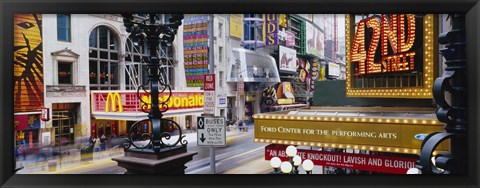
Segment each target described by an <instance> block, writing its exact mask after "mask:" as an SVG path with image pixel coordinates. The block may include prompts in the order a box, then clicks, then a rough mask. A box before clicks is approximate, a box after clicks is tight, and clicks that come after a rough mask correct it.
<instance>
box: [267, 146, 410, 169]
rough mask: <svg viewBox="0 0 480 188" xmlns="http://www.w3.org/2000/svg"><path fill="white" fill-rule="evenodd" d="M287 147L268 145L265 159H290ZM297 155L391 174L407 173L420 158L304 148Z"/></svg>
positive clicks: (330, 164)
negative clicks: (286, 150)
mask: <svg viewBox="0 0 480 188" xmlns="http://www.w3.org/2000/svg"><path fill="white" fill-rule="evenodd" d="M285 149H286V147H285V146H278V145H269V146H266V147H265V160H270V159H272V158H273V157H278V158H280V159H281V160H282V161H288V160H290V158H289V157H288V156H287V154H286V152H285ZM297 155H298V156H300V157H301V158H302V161H304V160H306V159H309V160H311V161H312V162H313V164H314V165H319V166H331V167H337V168H351V169H356V170H366V171H374V172H385V173H391V174H406V173H407V171H408V169H410V168H415V165H416V164H415V163H416V161H417V160H418V158H404V157H390V156H376V155H365V154H353V153H340V152H327V151H316V150H304V149H298V150H297Z"/></svg>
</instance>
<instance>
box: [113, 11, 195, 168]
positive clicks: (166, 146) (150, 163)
mask: <svg viewBox="0 0 480 188" xmlns="http://www.w3.org/2000/svg"><path fill="white" fill-rule="evenodd" d="M122 16H123V22H124V26H125V28H126V31H127V32H128V33H130V34H131V36H132V38H133V40H134V41H135V42H136V43H139V44H143V43H146V45H147V48H148V50H149V52H150V55H149V57H148V59H147V60H146V61H145V63H144V64H143V66H144V67H145V69H144V72H145V73H146V74H147V75H148V76H147V81H146V83H142V84H141V85H140V86H139V87H138V88H137V97H138V98H139V100H140V101H141V104H142V106H141V109H142V111H144V112H145V113H148V119H145V120H141V121H138V122H136V123H135V124H133V125H132V127H131V128H130V130H129V132H128V138H126V141H127V143H126V144H125V145H124V148H125V156H124V157H119V158H114V159H113V160H115V161H117V162H118V165H119V166H122V167H124V168H126V169H127V173H184V169H185V166H184V164H185V163H186V162H188V161H190V160H191V159H192V157H193V155H195V154H196V152H187V151H186V145H187V141H186V140H184V138H185V135H182V129H181V127H180V126H179V125H178V124H177V123H176V122H175V121H173V120H170V119H163V113H164V112H166V111H167V110H168V105H167V103H168V101H169V100H170V98H171V95H172V88H171V87H170V85H168V82H167V79H168V77H167V76H166V68H165V67H163V66H162V64H163V62H162V59H161V57H160V56H159V54H160V53H159V50H160V45H166V46H171V45H172V42H173V40H174V39H175V35H176V33H177V29H178V27H179V26H180V25H181V24H182V19H183V14H172V15H171V17H170V18H168V20H166V21H165V22H164V21H163V20H162V19H161V18H162V15H161V14H142V15H139V14H136V15H134V14H122ZM147 86H150V88H149V89H150V91H147ZM164 92H167V94H168V97H167V98H166V100H159V94H161V93H164ZM142 94H149V95H150V99H151V102H150V101H144V100H143V99H142ZM162 109H163V110H162ZM145 122H150V124H151V126H152V129H151V133H148V131H145V130H143V131H142V126H144V127H143V129H145V128H147V129H148V125H146V124H145ZM165 124H167V126H173V127H175V128H173V129H175V130H178V132H179V134H178V135H173V134H171V130H170V131H169V130H166V125H165ZM173 129H172V130H173ZM139 130H140V131H139ZM138 138H140V139H143V140H144V141H143V142H141V141H139V140H138ZM171 139H172V140H173V143H172V140H171ZM145 141H147V142H146V143H145ZM138 158H143V160H144V161H145V160H147V162H146V163H145V162H143V163H139V162H138ZM172 165H176V166H172Z"/></svg>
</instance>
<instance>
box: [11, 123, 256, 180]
mask: <svg viewBox="0 0 480 188" xmlns="http://www.w3.org/2000/svg"><path fill="white" fill-rule="evenodd" d="M247 126H248V132H253V125H247ZM248 132H245V131H240V130H239V129H238V128H236V129H230V130H228V129H227V131H226V138H227V139H229V138H233V137H236V136H240V135H244V134H248ZM184 135H185V138H184V140H186V141H187V142H188V146H196V145H197V133H196V132H190V133H186V134H184ZM177 138H178V136H177V137H174V136H172V138H171V139H170V140H172V141H176V139H177ZM68 152H70V154H69V155H62V157H60V156H56V157H49V158H48V159H47V160H45V159H44V158H39V157H38V155H28V156H27V157H26V159H25V160H23V158H22V157H20V158H19V159H18V160H17V161H16V163H17V168H19V167H21V166H23V167H24V168H23V169H22V170H20V171H18V172H17V173H18V174H51V173H61V172H63V171H68V170H69V169H71V168H78V167H79V166H90V165H95V163H97V162H105V161H108V160H110V159H111V158H112V157H117V156H122V155H124V152H123V148H121V147H120V148H117V149H107V150H106V151H100V152H94V153H93V158H92V159H91V160H89V161H90V162H82V161H81V158H82V157H81V155H80V149H70V150H68ZM83 157H84V158H85V157H88V156H83ZM49 162H50V164H49Z"/></svg>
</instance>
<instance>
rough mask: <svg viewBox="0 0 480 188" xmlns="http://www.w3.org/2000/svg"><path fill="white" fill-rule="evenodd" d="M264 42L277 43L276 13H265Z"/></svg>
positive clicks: (268, 44) (268, 43)
mask: <svg viewBox="0 0 480 188" xmlns="http://www.w3.org/2000/svg"><path fill="white" fill-rule="evenodd" d="M265 26H266V29H265V32H266V33H265V36H266V39H265V44H266V45H267V46H271V45H278V14H265Z"/></svg>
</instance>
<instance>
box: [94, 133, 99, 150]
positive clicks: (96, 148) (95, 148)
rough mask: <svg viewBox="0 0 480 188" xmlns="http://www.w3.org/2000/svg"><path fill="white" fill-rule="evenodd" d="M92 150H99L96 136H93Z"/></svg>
mask: <svg viewBox="0 0 480 188" xmlns="http://www.w3.org/2000/svg"><path fill="white" fill-rule="evenodd" d="M93 150H94V151H95V152H99V151H100V139H98V137H97V138H93Z"/></svg>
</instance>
